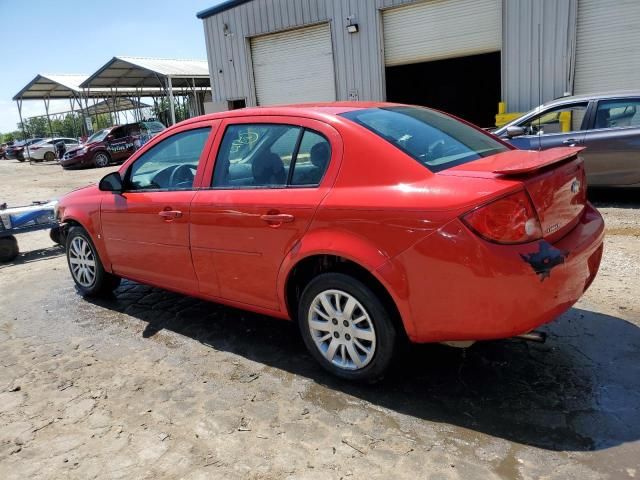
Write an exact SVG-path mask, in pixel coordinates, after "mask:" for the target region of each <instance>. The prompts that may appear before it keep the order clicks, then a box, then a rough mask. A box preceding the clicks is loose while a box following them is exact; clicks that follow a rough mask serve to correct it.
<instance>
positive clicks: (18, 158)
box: [16, 157, 25, 162]
mask: <svg viewBox="0 0 640 480" xmlns="http://www.w3.org/2000/svg"><path fill="white" fill-rule="evenodd" d="M16 160H18V161H19V162H24V161H25V158H24V157H16Z"/></svg>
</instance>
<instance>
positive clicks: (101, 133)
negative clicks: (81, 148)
mask: <svg viewBox="0 0 640 480" xmlns="http://www.w3.org/2000/svg"><path fill="white" fill-rule="evenodd" d="M110 131H111V129H110V128H104V129H102V130H98V131H97V132H96V133H94V134H93V135H91V136H90V137H89V138H87V141H86V143H93V142H101V141H102V140H104V139H105V138H106V137H107V135H109V132H110Z"/></svg>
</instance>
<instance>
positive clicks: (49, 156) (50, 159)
mask: <svg viewBox="0 0 640 480" xmlns="http://www.w3.org/2000/svg"><path fill="white" fill-rule="evenodd" d="M44 159H45V160H46V161H47V162H53V161H54V160H55V159H56V154H55V153H53V152H46V153H45V154H44Z"/></svg>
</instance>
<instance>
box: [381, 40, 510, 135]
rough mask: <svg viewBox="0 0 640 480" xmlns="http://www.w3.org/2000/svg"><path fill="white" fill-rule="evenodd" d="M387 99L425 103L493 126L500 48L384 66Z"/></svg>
mask: <svg viewBox="0 0 640 480" xmlns="http://www.w3.org/2000/svg"><path fill="white" fill-rule="evenodd" d="M386 76H387V101H389V102H399V103H410V104H414V105H424V106H425V107H431V108H436V109H438V110H442V111H444V112H447V113H451V114H453V115H456V116H458V117H460V118H463V119H465V120H467V121H469V122H471V123H475V124H476V125H478V126H480V127H493V126H495V114H496V113H498V102H500V52H492V53H484V54H482V55H470V56H468V57H458V58H448V59H446V60H436V61H433V62H424V63H414V64H411V65H400V66H397V67H387V68H386Z"/></svg>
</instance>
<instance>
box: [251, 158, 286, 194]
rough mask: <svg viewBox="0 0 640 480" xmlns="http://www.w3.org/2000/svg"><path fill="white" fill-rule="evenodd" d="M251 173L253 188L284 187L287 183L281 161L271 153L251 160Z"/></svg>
mask: <svg viewBox="0 0 640 480" xmlns="http://www.w3.org/2000/svg"><path fill="white" fill-rule="evenodd" d="M251 172H252V173H253V180H254V185H255V186H261V185H284V184H285V183H286V181H287V174H286V173H285V170H284V163H282V159H281V158H280V157H279V156H278V155H276V154H275V153H273V152H271V151H268V152H265V153H263V154H262V155H259V156H257V157H256V158H255V159H254V160H253V163H252V165H251Z"/></svg>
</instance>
